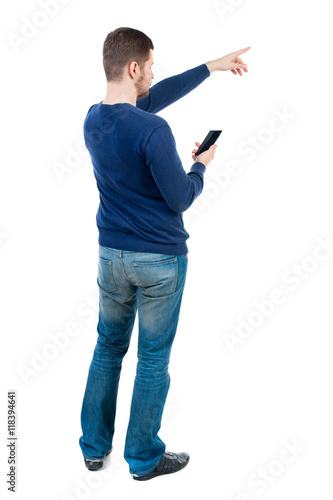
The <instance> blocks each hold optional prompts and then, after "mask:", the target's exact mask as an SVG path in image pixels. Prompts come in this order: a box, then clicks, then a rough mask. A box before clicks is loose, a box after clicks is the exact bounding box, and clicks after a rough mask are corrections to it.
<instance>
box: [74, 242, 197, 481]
mask: <svg viewBox="0 0 333 500" xmlns="http://www.w3.org/2000/svg"><path fill="white" fill-rule="evenodd" d="M187 263H188V259H187V254H186V255H181V256H179V255H167V254H157V253H146V252H133V251H129V250H118V249H115V248H108V247H104V246H101V245H100V246H99V259H98V278H97V284H98V287H99V318H98V324H97V332H98V338H97V343H96V346H95V349H94V354H93V358H92V361H91V364H90V367H89V373H88V380H87V385H86V390H85V394H84V397H83V403H82V411H81V426H82V432H83V435H82V436H81V437H80V440H79V443H80V447H81V450H82V453H83V456H84V458H86V459H89V460H98V459H100V460H102V459H103V458H104V457H105V455H106V452H107V451H109V450H111V446H112V440H113V435H114V422H115V414H116V401H117V393H118V383H119V378H120V372H121V365H122V360H123V357H124V356H125V354H126V352H127V350H128V347H129V344H130V339H131V334H132V330H133V325H134V320H135V317H136V311H137V310H138V320H139V336H138V363H137V368H136V377H135V381H134V388H133V395H132V402H131V411H130V418H129V423H128V428H127V434H126V441H125V450H124V458H125V460H126V461H127V463H128V464H129V471H130V473H131V474H137V475H139V476H140V475H145V474H147V473H148V472H151V471H152V470H154V469H155V468H156V467H157V465H158V464H159V462H160V461H161V459H162V457H163V455H164V452H165V450H166V447H165V444H164V443H163V441H162V440H161V439H160V438H159V437H158V435H157V433H158V432H159V429H160V426H161V420H162V414H163V409H164V405H165V401H166V397H167V394H168V390H169V386H170V376H169V372H168V365H169V360H170V352H171V347H172V343H173V340H174V337H175V334H176V330H177V324H178V319H179V313H180V306H181V301H182V296H183V290H184V285H185V279H186V272H187Z"/></svg>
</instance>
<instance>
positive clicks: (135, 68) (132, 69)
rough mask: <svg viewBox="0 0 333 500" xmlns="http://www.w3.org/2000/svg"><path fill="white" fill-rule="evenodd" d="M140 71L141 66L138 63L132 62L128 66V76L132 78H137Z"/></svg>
mask: <svg viewBox="0 0 333 500" xmlns="http://www.w3.org/2000/svg"><path fill="white" fill-rule="evenodd" d="M139 71H140V68H139V65H138V63H137V62H136V61H132V62H130V63H129V65H128V74H129V76H130V77H131V78H136V77H137V75H138V73H139Z"/></svg>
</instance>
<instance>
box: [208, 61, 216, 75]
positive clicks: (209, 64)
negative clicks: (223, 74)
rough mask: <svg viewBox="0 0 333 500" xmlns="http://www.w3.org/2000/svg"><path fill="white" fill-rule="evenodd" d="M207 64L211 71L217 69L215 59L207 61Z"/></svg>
mask: <svg viewBox="0 0 333 500" xmlns="http://www.w3.org/2000/svg"><path fill="white" fill-rule="evenodd" d="M206 66H207V68H208V69H209V71H210V73H213V71H216V66H215V61H208V62H206Z"/></svg>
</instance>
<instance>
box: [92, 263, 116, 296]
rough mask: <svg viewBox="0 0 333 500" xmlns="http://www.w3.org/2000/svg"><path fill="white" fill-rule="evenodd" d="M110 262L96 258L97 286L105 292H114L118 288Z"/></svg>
mask: <svg viewBox="0 0 333 500" xmlns="http://www.w3.org/2000/svg"><path fill="white" fill-rule="evenodd" d="M112 266H113V262H112V260H107V259H103V258H102V257H101V256H99V257H98V277H97V284H98V286H99V287H100V288H101V289H102V290H104V291H105V292H115V291H116V290H117V289H118V288H117V285H116V282H115V280H114V276H113V268H112Z"/></svg>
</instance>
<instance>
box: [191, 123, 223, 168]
mask: <svg viewBox="0 0 333 500" xmlns="http://www.w3.org/2000/svg"><path fill="white" fill-rule="evenodd" d="M221 132H222V130H211V131H210V132H209V133H208V135H207V137H206V138H205V139H204V141H203V143H202V144H200V143H199V142H196V143H195V144H196V146H198V149H194V150H193V151H192V153H193V156H192V158H193V160H195V161H199V162H200V163H203V164H204V165H205V166H206V167H207V165H208V164H209V163H210V162H211V161H212V160H213V158H214V154H215V149H216V146H215V148H212V151H209V149H210V148H211V146H212V145H213V144H214V142H215V141H216V140H217V138H218V137H219V136H220V134H221ZM203 153H205V154H203ZM199 155H201V157H200V158H199Z"/></svg>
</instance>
